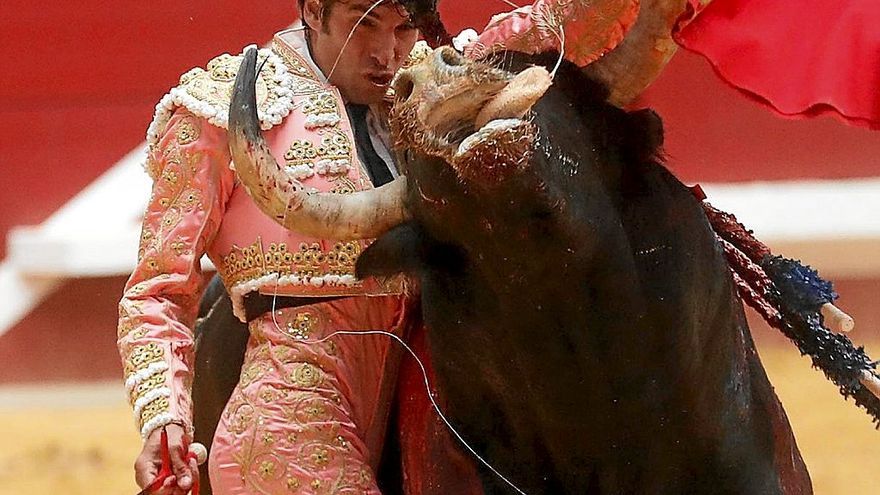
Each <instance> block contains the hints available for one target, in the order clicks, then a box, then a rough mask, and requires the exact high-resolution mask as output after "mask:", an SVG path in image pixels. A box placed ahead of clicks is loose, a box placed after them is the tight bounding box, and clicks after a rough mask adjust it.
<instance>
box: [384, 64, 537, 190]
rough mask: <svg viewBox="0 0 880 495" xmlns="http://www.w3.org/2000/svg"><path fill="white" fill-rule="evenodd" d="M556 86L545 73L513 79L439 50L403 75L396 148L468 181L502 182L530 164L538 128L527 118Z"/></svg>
mask: <svg viewBox="0 0 880 495" xmlns="http://www.w3.org/2000/svg"><path fill="white" fill-rule="evenodd" d="M550 82H551V79H550V75H549V74H548V73H547V70H546V69H544V68H543V67H531V68H529V69H526V70H523V71H522V72H520V73H518V74H511V73H509V72H506V71H504V70H501V69H498V68H496V67H494V66H492V65H490V64H488V63H484V62H476V61H472V60H469V59H466V58H464V57H462V56H461V55H459V54H458V53H457V52H456V51H455V50H454V49H452V48H450V47H441V48H438V49H437V50H435V51H434V52H433V53H432V54H431V55H429V56H427V57H426V58H425V59H424V60H423V61H422V62H420V63H419V64H417V65H415V66H412V67H410V68H407V69H404V70H402V71H401V72H400V73H399V74H398V76H397V79H396V81H395V83H394V86H393V89H394V95H395V96H394V106H393V107H392V111H391V129H392V134H393V135H394V138H395V142H396V143H395V144H396V146H397V147H398V148H400V149H404V150H406V149H408V150H412V151H415V152H417V153H423V154H426V155H431V156H435V157H438V158H441V159H443V160H445V161H446V162H448V163H449V164H450V165H451V166H452V167H453V168H454V169H455V171H456V172H457V173H458V175H459V177H460V178H461V179H462V180H465V181H470V182H474V183H476V184H483V185H485V184H492V183H495V182H498V181H500V180H501V179H503V178H504V177H506V176H507V175H508V174H509V172H510V171H512V170H515V169H517V168H521V167H523V166H525V164H526V163H528V160H529V157H530V155H531V149H532V145H533V143H534V138H535V132H536V128H535V127H534V126H533V125H532V124H531V123H530V122H529V121H528V120H527V119H524V117H525V115H526V114H527V113H528V111H529V110H530V109H531V107H532V106H533V105H534V104H535V102H536V101H537V100H538V99H539V98H540V97H541V96H542V95H543V94H544V92H545V91H546V90H547V88H549V87H550Z"/></svg>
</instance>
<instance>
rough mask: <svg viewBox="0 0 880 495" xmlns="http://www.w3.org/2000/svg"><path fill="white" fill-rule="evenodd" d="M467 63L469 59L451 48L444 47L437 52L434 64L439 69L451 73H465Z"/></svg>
mask: <svg viewBox="0 0 880 495" xmlns="http://www.w3.org/2000/svg"><path fill="white" fill-rule="evenodd" d="M466 63H467V59H465V58H464V57H463V56H461V54H459V53H458V52H457V51H455V49H453V48H451V47H448V46H443V47H440V48H438V49H437V50H435V53H434V64H435V66H436V67H437V68H438V69H443V70H445V71H446V72H451V73H458V72H463V71H464V70H465V68H464V65H465V64H466Z"/></svg>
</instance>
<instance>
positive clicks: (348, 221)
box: [228, 48, 409, 240]
mask: <svg viewBox="0 0 880 495" xmlns="http://www.w3.org/2000/svg"><path fill="white" fill-rule="evenodd" d="M256 65H257V50H256V49H255V48H249V49H248V50H246V51H245V55H244V58H243V60H242V63H241V67H240V68H239V71H238V75H237V76H236V79H235V87H234V88H233V93H232V102H231V104H230V108H229V131H228V137H229V151H230V153H231V154H232V162H233V163H234V164H235V170H236V173H237V174H238V177H239V179H241V183H242V184H243V185H244V187H245V190H246V191H247V192H248V195H250V197H251V198H252V199H253V200H254V203H256V204H257V206H258V207H259V208H260V209H261V210H262V211H263V212H264V213H265V214H267V215H269V216H270V217H272V218H273V219H275V221H276V222H278V223H280V224H281V225H283V226H284V227H286V228H288V229H290V230H295V231H297V232H300V233H302V234H305V235H308V236H312V237H318V238H322V239H336V240H353V239H364V238H371V237H377V236H378V235H380V234H382V233H383V232H385V231H386V230H388V229H390V228H391V227H393V226H395V225H398V224H400V223H402V222H404V221H406V220H407V219H408V218H409V212H408V211H407V209H406V207H405V205H404V193H405V191H406V178H405V177H403V176H401V177H398V178H397V179H395V180H394V181H392V182H391V183H389V184H386V185H384V186H382V187H379V188H376V189H370V190H367V191H360V192H356V193H354V194H333V193H311V192H308V191H305V190H303V189H302V187H301V186H300V185H299V184H298V183H297V182H296V181H294V180H293V179H292V178H290V177H289V176H288V175H287V173H285V171H284V169H283V168H282V167H281V166H280V165H279V164H278V162H277V161H276V160H275V157H274V156H272V153H271V152H270V151H269V146H268V145H267V144H266V141H265V140H264V139H263V134H262V132H260V122H259V120H258V118H257V102H256V80H257V70H256Z"/></svg>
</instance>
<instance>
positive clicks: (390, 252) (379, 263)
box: [355, 221, 425, 279]
mask: <svg viewBox="0 0 880 495" xmlns="http://www.w3.org/2000/svg"><path fill="white" fill-rule="evenodd" d="M424 242H425V239H424V232H422V229H421V228H420V227H419V226H418V225H417V224H416V223H415V222H412V221H410V222H406V223H403V224H400V225H398V226H397V227H394V228H392V229H391V230H389V231H388V232H386V233H384V234H382V236H381V237H379V238H378V239H376V240H375V241H373V243H372V244H370V246H369V247H368V248H367V249H365V250H364V252H363V253H361V255H360V256H358V260H357V264H356V265H355V274H356V275H357V277H358V278H361V279H362V278H365V277H370V276H374V277H375V276H378V277H388V276H391V275H396V274H398V273H414V272H416V271H417V270H418V269H419V268H420V267H421V266H422V252H423V249H422V247H423V245H424Z"/></svg>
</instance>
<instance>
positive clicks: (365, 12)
mask: <svg viewBox="0 0 880 495" xmlns="http://www.w3.org/2000/svg"><path fill="white" fill-rule="evenodd" d="M384 1H385V0H376V2H375V3H373V5H370V8H368V9H367V10H365V11H364V13H363V15H361V17H360V19H358V20H357V22H356V23H354V26H352V27H351V31H350V32H349V33H348V37H347V38H345V43H343V44H342V48H340V49H339V54H338V55H336V61H335V62H333V67H332V68H331V69H330V73H329V74H327V80H328V81H329V80H330V78H331V77H333V73H334V72H335V71H336V66H337V65H339V60H340V59H341V58H342V52H344V51H345V48H346V47H347V46H348V42H349V41H351V37H352V36H354V31H355V30H356V29H357V28H358V26H360V25H361V22H362V21H363V20H364V19H365V18H366V17H367V16H368V15H369V14H370V12H372V11H373V9H375V8H376V7H378V6H379V4H381V3H382V2H384Z"/></svg>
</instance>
